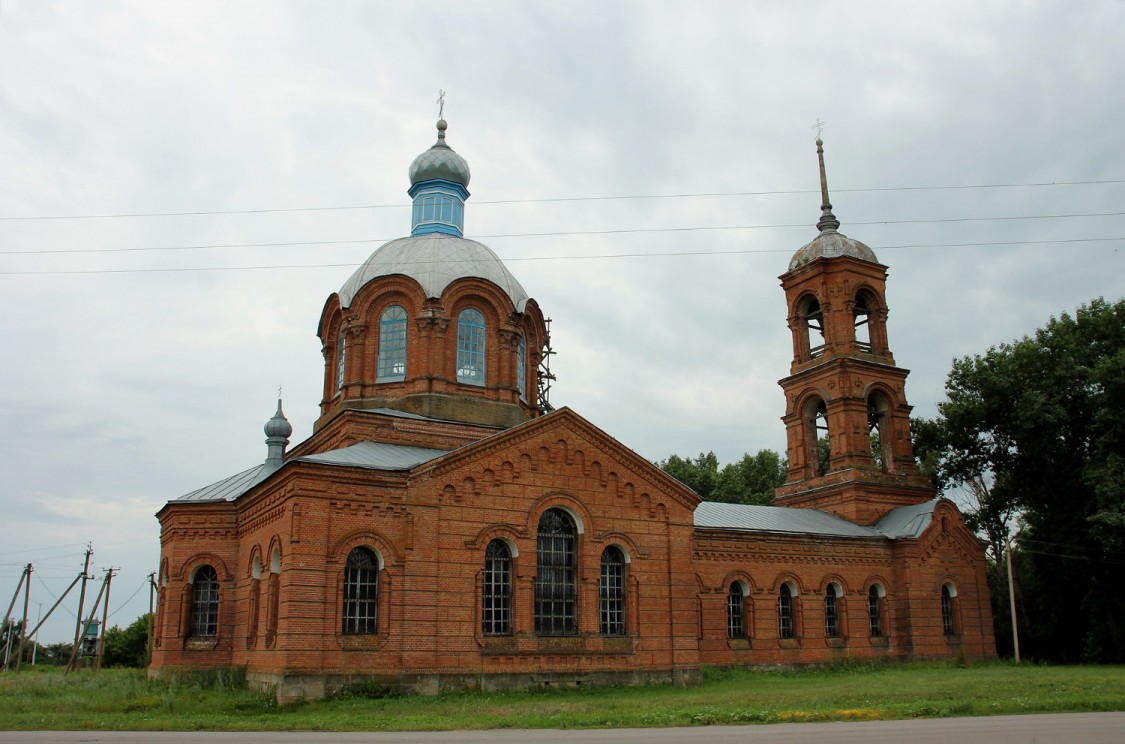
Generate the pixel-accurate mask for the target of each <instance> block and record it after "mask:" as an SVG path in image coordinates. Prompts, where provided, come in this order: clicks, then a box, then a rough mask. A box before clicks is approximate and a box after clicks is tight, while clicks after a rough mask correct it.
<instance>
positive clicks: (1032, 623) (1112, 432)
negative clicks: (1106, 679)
mask: <svg viewBox="0 0 1125 744" xmlns="http://www.w3.org/2000/svg"><path fill="white" fill-rule="evenodd" d="M945 389H946V395H947V398H948V399H947V400H946V401H945V402H944V403H941V404H940V405H939V406H938V411H939V416H938V418H937V420H936V421H934V422H925V423H922V424H921V426H919V431H917V432H916V441H917V442H919V443H920V444H919V448H918V449H919V454H920V455H921V456H922V459H923V463H925V462H926V460H927V459H928V460H930V461H932V462H933V463H934V464H933V472H934V475H935V480H936V482H937V483H938V484H939V485H943V486H946V487H961V488H965V489H967V490H968V493H969V494H971V495H972V496H973V498H974V499H975V502H976V506H975V508H972V509H969V510H968V511H969V514H968V517H969V522H970V524H972V525H973V526H975V527H976V528H977V529H978V530H979V531H980V532H981V533H982V534H983V535H985V537H986V538H987V539H988V541H989V543H990V544H991V546H992V552H993V553H994V557H998V555H999V554H998V550H999V547H1000V545H1001V544H1002V542H1003V540H1004V539H1005V538H1007V537H1008V535H1009V530H1010V529H1011V527H1012V526H1013V525H1012V522H1013V521H1014V520H1015V519H1018V521H1019V522H1020V524H1021V525H1022V530H1021V533H1020V537H1019V541H1018V545H1019V549H1018V551H1017V554H1016V558H1017V573H1016V578H1017V582H1018V584H1019V589H1018V590H1017V599H1021V607H1023V608H1024V615H1023V617H1024V618H1026V620H1025V621H1024V622H1021V630H1022V632H1021V645H1023V646H1024V647H1025V648H1026V649H1027V651H1028V655H1029V656H1033V657H1039V658H1046V659H1054V660H1059V661H1077V660H1081V659H1084V660H1088V661H1106V662H1121V661H1125V627H1123V626H1122V618H1123V617H1125V593H1122V591H1121V586H1122V584H1121V580H1120V573H1121V571H1122V567H1123V566H1125V459H1123V453H1125V300H1122V301H1118V302H1117V303H1114V304H1110V303H1107V302H1106V301H1105V300H1103V299H1096V300H1093V301H1091V302H1090V304H1089V305H1085V306H1082V307H1080V308H1078V310H1077V311H1076V312H1075V314H1074V316H1073V317H1071V316H1069V315H1066V314H1063V315H1061V316H1059V317H1058V318H1051V319H1050V321H1049V322H1048V323H1047V325H1046V326H1044V327H1043V328H1041V329H1040V330H1038V331H1037V332H1036V333H1035V335H1034V337H1025V338H1023V339H1020V340H1018V341H1015V342H1012V343H1007V344H1001V345H999V346H996V347H993V348H991V349H989V350H988V352H987V353H985V354H984V355H977V356H973V357H965V358H962V359H958V360H956V361H955V362H954V363H953V369H952V371H951V372H950V373H949V377H948V379H947V381H946V386H945ZM1021 590H1022V597H1021Z"/></svg>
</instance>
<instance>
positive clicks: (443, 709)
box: [0, 662, 1125, 731]
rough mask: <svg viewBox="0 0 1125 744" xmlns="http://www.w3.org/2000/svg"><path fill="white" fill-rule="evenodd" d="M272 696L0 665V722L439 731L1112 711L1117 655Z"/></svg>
mask: <svg viewBox="0 0 1125 744" xmlns="http://www.w3.org/2000/svg"><path fill="white" fill-rule="evenodd" d="M364 693H365V691H364V690H362V689H359V690H354V691H352V692H351V693H350V694H344V695H341V696H339V697H337V698H336V699H334V700H326V701H318V702H308V703H302V704H299V705H293V706H287V707H284V708H278V707H277V706H276V705H274V703H273V700H272V698H271V697H270V696H269V695H264V694H259V693H255V692H251V691H249V690H247V689H245V687H244V686H243V685H242V684H241V681H240V679H239V677H238V675H237V673H229V672H228V673H220V674H215V673H208V674H189V675H183V676H180V677H177V678H175V679H173V680H171V681H169V682H155V681H149V680H147V679H146V678H145V675H144V672H142V671H140V670H125V669H109V670H103V671H101V672H99V673H97V674H94V673H91V672H80V673H77V674H71V675H70V676H69V677H65V678H64V677H63V676H62V674H61V673H60V672H59V671H58V670H57V669H50V670H42V669H33V670H30V671H29V670H27V669H25V670H24V671H23V672H21V673H20V674H15V673H5V674H3V675H0V729H7V730H14V729H111V730H112V729H118V730H125V729H131V730H146V729H147V730H159V729H171V730H219V731H251V730H254V731H271V730H301V729H304V730H339V731H362V730H367V731H381V730H400V731H408V730H441V729H487V728H600V727H645V726H705V725H713V724H740V723H747V724H750V723H777V722H784V721H841V720H872V719H881V718H920V717H934V716H981V715H999V714H1011V713H1048V712H1064V711H1111V710H1125V667H1120V666H1090V667H1052V666H1029V665H1024V666H1015V665H1012V664H1006V663H1001V662H997V663H987V664H975V665H973V666H970V667H964V668H963V667H958V666H956V665H954V664H901V665H889V666H881V667H866V666H859V667H856V666H848V667H836V668H829V669H810V670H804V671H798V672H782V671H758V670H711V671H709V672H708V673H707V674H706V680H705V682H704V683H703V684H701V685H698V686H695V687H633V688H601V689H573V690H550V691H535V692H520V693H491V694H489V693H478V694H456V695H443V696H441V697H437V698H419V697H382V698H375V697H371V696H368V695H365V694H364Z"/></svg>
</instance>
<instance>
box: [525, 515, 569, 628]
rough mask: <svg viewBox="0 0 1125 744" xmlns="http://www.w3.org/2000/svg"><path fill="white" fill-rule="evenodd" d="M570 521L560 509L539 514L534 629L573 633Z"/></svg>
mask: <svg viewBox="0 0 1125 744" xmlns="http://www.w3.org/2000/svg"><path fill="white" fill-rule="evenodd" d="M575 535H576V530H575V528H574V522H573V521H572V520H571V519H570V517H569V516H568V515H567V513H566V512H564V511H563V510H561V509H548V510H547V511H546V512H544V513H543V516H542V517H540V518H539V531H538V537H537V539H536V575H535V632H536V633H540V634H542V635H573V634H575V633H577V632H578V622H577V616H578V614H577V609H578V608H577V604H578V602H577V581H576V579H577V557H576V555H575V544H576V542H577V539H576V537H575Z"/></svg>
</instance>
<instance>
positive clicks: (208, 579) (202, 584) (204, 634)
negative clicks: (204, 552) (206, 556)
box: [191, 566, 219, 638]
mask: <svg viewBox="0 0 1125 744" xmlns="http://www.w3.org/2000/svg"><path fill="white" fill-rule="evenodd" d="M218 629H219V575H218V574H217V573H215V569H214V568H212V567H211V566H201V567H200V568H199V570H197V571H196V572H195V580H194V581H193V582H192V587H191V635H192V637H195V638H208V637H212V636H214V635H215V634H216V633H217V632H218Z"/></svg>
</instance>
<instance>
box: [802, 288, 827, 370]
mask: <svg viewBox="0 0 1125 744" xmlns="http://www.w3.org/2000/svg"><path fill="white" fill-rule="evenodd" d="M798 314H799V315H800V321H799V322H800V323H801V326H800V327H801V331H800V332H801V340H802V346H803V347H804V351H805V353H806V354H807V355H808V356H807V357H806V359H816V358H817V357H819V356H822V355H823V354H824V312H823V311H822V310H821V308H820V301H819V300H817V299H816V297H813V296H811V295H810V296H808V297H805V298H803V299H802V300H801V302H800V305H799V306H798Z"/></svg>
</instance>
